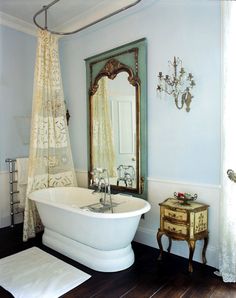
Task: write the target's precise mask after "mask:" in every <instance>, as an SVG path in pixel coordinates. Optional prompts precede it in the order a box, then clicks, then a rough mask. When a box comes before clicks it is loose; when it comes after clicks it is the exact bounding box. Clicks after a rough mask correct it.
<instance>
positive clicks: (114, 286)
mask: <svg viewBox="0 0 236 298" xmlns="http://www.w3.org/2000/svg"><path fill="white" fill-rule="evenodd" d="M32 246H37V247H39V248H41V249H43V250H45V251H47V252H49V253H51V254H52V255H54V256H56V257H58V258H60V259H62V260H63V261H65V262H67V263H69V264H71V265H73V266H75V267H77V268H79V269H81V270H83V271H84V272H87V273H88V274H90V275H92V277H91V278H90V279H89V280H87V281H86V282H85V283H83V284H81V285H80V286H78V287H77V288H75V289H73V290H71V291H70V292H68V293H67V294H65V295H63V296H62V297H63V298H75V297H76V298H77V297H82V298H84V297H107V298H116V297H120V298H121V297H125V298H139V297H140V298H146V297H168V298H177V297H183V298H189V297H219V298H221V297H228V298H231V297H236V284H226V283H223V282H222V280H221V278H220V277H217V276H215V275H214V274H213V272H214V271H215V269H214V268H212V267H209V266H204V265H202V264H199V263H194V272H193V273H192V274H189V273H188V271H187V267H188V261H187V260H186V259H184V258H181V257H177V256H174V255H169V254H165V255H164V258H163V261H161V262H159V261H157V256H158V250H157V249H155V248H151V247H148V246H145V245H142V244H138V243H135V242H133V243H132V246H133V249H134V252H135V263H134V264H133V266H131V267H130V268H128V269H127V270H123V271H121V272H116V273H101V272H96V271H94V270H91V269H89V268H87V267H85V266H83V265H81V264H79V263H77V262H75V261H73V260H71V259H69V258H67V257H64V256H62V255H61V254H59V253H57V252H55V251H53V250H51V249H49V248H47V247H45V246H44V245H42V241H41V235H38V236H37V237H36V238H35V239H31V240H29V241H28V242H26V243H23V242H22V226H21V225H17V226H16V227H15V228H14V229H11V228H3V229H0V258H3V257H6V256H9V255H11V254H14V253H16V252H19V251H21V250H24V249H27V248H29V247H32ZM0 284H1V282H0ZM0 297H1V298H7V297H12V296H11V295H10V294H9V293H7V292H6V291H4V289H3V288H1V287H0ZM32 298H33V297H32Z"/></svg>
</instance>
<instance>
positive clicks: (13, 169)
mask: <svg viewBox="0 0 236 298" xmlns="http://www.w3.org/2000/svg"><path fill="white" fill-rule="evenodd" d="M5 162H6V163H7V164H8V169H9V185H10V190H9V194H10V215H11V227H12V228H13V227H14V225H15V218H14V216H15V215H16V214H19V213H23V210H22V211H19V209H18V208H15V207H14V206H15V205H16V206H17V205H18V204H19V201H16V200H15V196H14V195H15V194H17V193H19V191H17V190H15V189H16V186H15V185H16V184H17V182H18V181H17V179H16V177H15V174H16V173H17V170H16V159H12V158H7V159H6V160H5Z"/></svg>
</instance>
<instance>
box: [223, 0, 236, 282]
mask: <svg viewBox="0 0 236 298" xmlns="http://www.w3.org/2000/svg"><path fill="white" fill-rule="evenodd" d="M222 8H223V9H222V12H223V14H222V21H223V23H222V26H223V36H222V37H223V90H222V91H223V92H222V96H223V136H224V139H223V169H222V170H223V171H222V175H223V176H222V197H221V208H220V213H221V214H220V229H221V230H220V259H219V269H220V273H221V275H222V278H223V280H224V281H225V282H236V183H233V182H232V181H230V180H229V178H228V177H227V175H226V172H227V170H228V169H233V170H234V171H235V170H236V130H235V128H236V89H235V78H236V2H235V1H223V2H222Z"/></svg>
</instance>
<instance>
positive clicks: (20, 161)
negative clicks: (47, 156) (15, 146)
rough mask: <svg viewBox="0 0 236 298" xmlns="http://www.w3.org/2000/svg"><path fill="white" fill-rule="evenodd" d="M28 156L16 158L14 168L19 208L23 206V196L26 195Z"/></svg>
mask: <svg viewBox="0 0 236 298" xmlns="http://www.w3.org/2000/svg"><path fill="white" fill-rule="evenodd" d="M28 160H29V159H28V158H27V157H22V158H17V159H16V169H17V175H16V179H17V191H18V192H19V193H18V194H17V198H18V201H19V202H20V203H19V207H20V208H24V206H25V197H26V189H27V183H28Z"/></svg>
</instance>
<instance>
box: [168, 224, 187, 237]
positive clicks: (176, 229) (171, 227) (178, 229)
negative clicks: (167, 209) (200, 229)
mask: <svg viewBox="0 0 236 298" xmlns="http://www.w3.org/2000/svg"><path fill="white" fill-rule="evenodd" d="M164 230H166V231H169V232H172V233H175V234H181V235H187V233H188V229H187V226H183V225H177V224H173V223H170V222H168V221H164Z"/></svg>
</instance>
